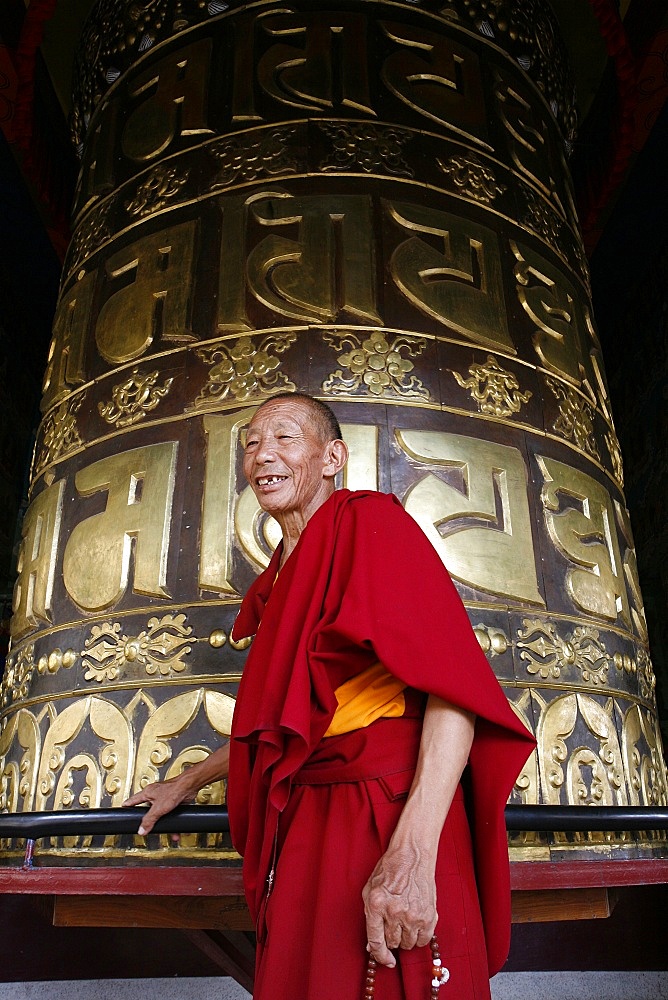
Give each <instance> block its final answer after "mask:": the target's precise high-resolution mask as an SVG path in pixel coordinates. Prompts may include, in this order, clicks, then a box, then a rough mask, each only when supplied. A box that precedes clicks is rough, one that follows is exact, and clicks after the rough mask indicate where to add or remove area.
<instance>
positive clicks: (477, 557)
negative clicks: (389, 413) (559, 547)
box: [395, 430, 544, 605]
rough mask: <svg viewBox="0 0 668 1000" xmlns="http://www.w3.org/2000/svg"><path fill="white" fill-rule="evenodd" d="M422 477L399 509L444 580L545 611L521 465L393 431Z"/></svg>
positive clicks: (511, 453) (446, 440) (509, 457)
mask: <svg viewBox="0 0 668 1000" xmlns="http://www.w3.org/2000/svg"><path fill="white" fill-rule="evenodd" d="M395 433H396V440H397V443H398V445H399V447H400V448H401V449H402V451H404V452H405V454H406V455H407V456H408V457H409V459H412V460H413V461H415V462H418V463H419V465H420V466H421V465H423V464H424V465H426V466H428V467H431V468H432V469H433V468H436V469H438V471H439V475H438V476H437V475H435V474H434V473H433V472H428V473H426V475H425V474H422V469H420V474H419V477H418V478H416V481H415V482H414V484H413V485H412V486H411V487H410V488H409V490H408V491H407V493H406V495H405V497H404V499H403V504H404V507H405V508H406V510H407V511H408V513H409V514H411V515H412V516H413V517H414V518H415V520H416V521H417V523H418V524H419V525H420V527H421V528H422V530H423V531H424V532H425V534H426V535H427V537H428V538H429V540H430V541H431V543H432V545H433V546H434V548H435V549H436V551H437V552H438V554H439V556H440V557H441V559H442V560H443V562H444V563H445V565H446V566H447V568H448V570H449V571H450V573H451V574H452V575H453V576H455V577H456V578H457V579H458V580H461V581H462V583H465V584H466V585H467V586H469V587H474V588H476V589H480V590H485V591H488V592H490V593H493V594H498V595H503V596H505V597H510V598H512V599H513V600H519V601H529V602H531V603H532V604H538V605H543V604H544V601H543V598H542V596H541V594H540V591H539V589H538V579H537V576H536V560H535V556H534V552H533V544H532V536H531V518H530V514H529V503H528V498H527V477H526V468H525V465H524V460H523V458H522V455H521V453H520V452H519V451H518V450H517V449H516V448H510V447H508V446H507V445H501V444H496V443H494V442H492V441H483V440H481V439H479V438H473V437H467V436H463V435H459V434H448V433H446V432H443V431H418V430H398V431H396V432H395Z"/></svg>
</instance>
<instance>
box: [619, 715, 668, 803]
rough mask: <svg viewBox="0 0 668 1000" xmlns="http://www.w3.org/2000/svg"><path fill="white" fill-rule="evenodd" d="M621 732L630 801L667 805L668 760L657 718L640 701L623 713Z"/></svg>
mask: <svg viewBox="0 0 668 1000" xmlns="http://www.w3.org/2000/svg"><path fill="white" fill-rule="evenodd" d="M622 732H623V740H622V747H623V752H624V766H625V769H626V774H627V783H628V787H629V800H630V804H631V805H633V806H637V805H647V806H650V805H652V806H665V805H666V804H667V803H668V788H667V782H666V764H665V761H664V759H663V754H662V752H661V737H660V734H659V732H658V725H657V722H656V719H655V718H653V717H652V716H651V714H650V713H649V712H648V711H646V710H645V709H643V708H641V707H640V706H639V705H632V706H631V708H630V709H629V710H628V712H627V713H626V715H625V716H624V724H623V729H622ZM643 744H644V746H643ZM643 750H644V751H645V752H643Z"/></svg>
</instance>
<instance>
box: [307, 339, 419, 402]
mask: <svg viewBox="0 0 668 1000" xmlns="http://www.w3.org/2000/svg"><path fill="white" fill-rule="evenodd" d="M323 340H324V341H325V343H327V344H329V345H330V346H331V347H333V348H334V350H335V351H336V352H337V353H339V359H338V360H339V364H340V365H341V366H342V368H347V369H348V372H349V374H344V372H343V371H342V369H341V368H339V369H337V371H335V372H332V373H331V375H330V376H329V378H327V379H326V380H325V381H324V382H323V385H322V388H323V391H324V392H328V393H332V394H336V393H347V392H353V391H355V390H357V389H360V388H362V387H364V388H366V389H367V391H368V392H370V393H371V395H372V396H401V397H403V398H407V399H421V400H425V401H426V400H428V399H430V398H431V393H430V392H429V389H427V388H426V386H424V385H423V383H422V382H421V381H420V379H419V378H416V377H415V376H414V375H411V376H410V377H409V372H411V371H412V370H413V368H414V367H415V366H414V364H413V362H412V361H410V360H409V359H410V358H415V357H417V356H418V355H420V354H421V353H422V351H423V350H424V349H425V347H426V346H427V342H426V340H425V338H424V337H411V336H407V335H400V336H396V337H395V338H394V340H393V341H392V342H390V341H389V339H388V338H387V336H386V335H385V334H384V333H381V332H380V331H378V330H374V332H373V333H372V334H371V335H370V336H369V337H367V338H366V339H364V340H363V339H362V338H361V337H358V336H356V335H355V334H354V333H352V332H350V331H346V332H341V333H339V332H337V333H324V334H323ZM346 347H349V348H350V350H349V351H347V352H346V353H345V354H343V353H340V352H342V351H343V350H344V348H346ZM402 352H405V354H406V355H407V357H405V356H404V355H403V354H402Z"/></svg>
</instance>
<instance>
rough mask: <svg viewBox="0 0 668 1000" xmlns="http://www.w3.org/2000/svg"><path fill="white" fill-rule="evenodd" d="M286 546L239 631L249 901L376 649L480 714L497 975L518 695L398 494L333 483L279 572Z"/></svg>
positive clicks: (478, 800) (237, 781) (520, 759)
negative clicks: (343, 693)
mask: <svg viewBox="0 0 668 1000" xmlns="http://www.w3.org/2000/svg"><path fill="white" fill-rule="evenodd" d="M280 554H281V553H280V548H279V550H278V551H277V552H276V553H275V555H274V557H273V559H272V561H271V563H270V565H269V568H268V569H267V570H266V571H265V572H264V573H263V574H262V575H261V576H260V577H259V578H258V579H257V580H256V581H255V583H254V584H253V586H252V587H251V589H250V590H249V592H248V595H247V597H246V599H245V600H244V602H243V604H242V607H241V610H240V613H239V616H238V618H237V621H236V623H235V626H234V632H233V634H234V638H235V639H239V638H241V637H243V636H247V635H252V634H254V633H255V639H254V641H253V645H252V647H251V650H250V654H249V657H248V660H247V663H246V667H245V669H244V674H243V678H242V681H241V684H240V687H239V696H238V701H237V707H236V710H235V715H234V722H233V728H232V741H231V755H230V777H229V787H228V804H229V811H230V824H231V830H232V837H233V841H234V844H235V847H236V848H237V850H238V851H239V852H240V853H241V854H243V856H244V881H245V887H246V894H247V898H248V903H249V907H250V909H251V913H252V914H253V915H254V918H257V916H258V913H259V911H260V908H261V906H262V903H263V899H264V895H265V881H266V877H267V874H268V872H269V869H270V867H271V864H272V855H273V853H274V850H275V837H276V831H277V823H278V817H279V814H280V813H281V812H282V811H283V810H284V809H285V807H286V805H287V803H288V799H289V796H290V789H291V785H292V782H293V781H294V779H295V776H296V775H297V773H298V772H299V771H300V769H301V768H302V767H303V766H304V764H305V763H306V761H308V759H309V758H310V757H311V755H312V754H313V753H314V751H315V750H316V748H317V747H318V744H319V743H320V742H321V740H322V738H323V735H324V733H325V732H326V730H327V728H328V726H329V723H330V721H331V718H332V715H333V714H334V711H335V709H336V698H335V696H334V690H335V689H336V688H337V687H338V686H339V685H340V684H341V683H343V682H344V681H345V680H347V679H348V678H350V677H352V676H354V675H355V674H357V673H359V672H360V671H361V670H363V669H365V668H366V667H368V666H369V665H370V664H371V663H373V662H375V661H377V660H380V662H382V663H383V664H384V665H385V667H386V668H387V669H388V670H389V671H390V673H392V674H394V675H395V676H397V677H399V678H400V679H401V680H402V681H404V682H405V683H406V684H408V685H409V686H410V687H413V688H416V689H418V690H420V691H424V692H427V693H429V694H434V695H437V696H438V697H440V698H442V699H444V700H445V701H448V702H450V703H451V704H454V705H457V706H460V707H461V708H463V709H466V710H468V711H471V712H474V713H475V714H476V716H477V722H476V731H475V739H474V743H473V747H472V750H471V755H470V760H469V770H470V778H471V801H470V820H471V825H472V833H473V840H474V854H475V861H476V873H477V880H478V889H479V894H480V901H481V909H482V915H483V922H484V925H485V930H486V936H487V949H488V956H489V964H490V974H493V972H494V971H496V970H498V968H500V966H501V965H502V964H503V961H505V957H506V954H507V950H508V944H509V934H510V891H509V875H508V850H507V840H506V833H505V824H504V816H503V808H504V805H505V802H506V800H507V797H508V795H509V793H510V790H511V788H512V785H513V782H514V780H515V778H516V776H517V774H518V772H519V771H520V769H521V767H522V765H523V763H524V761H525V760H526V757H527V756H528V754H529V752H530V751H531V749H532V747H533V745H534V741H533V737H532V736H531V735H530V734H529V733H528V732H527V730H526V729H525V728H524V726H523V725H522V723H521V722H520V721H519V719H518V718H517V717H516V716H515V714H514V713H513V711H512V709H511V708H510V707H509V705H508V702H507V700H506V697H505V695H504V694H503V692H502V690H501V688H500V687H499V684H498V682H497V680H496V678H495V677H494V674H493V672H492V670H491V668H490V667H489V664H488V663H487V660H486V659H485V656H484V655H483V653H482V651H481V649H480V647H479V645H478V642H477V639H476V637H475V635H474V633H473V630H472V629H471V626H470V623H469V620H468V617H467V615H466V611H465V609H464V607H463V605H462V603H461V600H460V598H459V595H458V594H457V591H456V590H455V587H454V585H453V583H452V581H451V580H450V577H449V575H448V574H447V572H446V571H445V570H444V567H443V565H442V563H441V561H440V559H439V558H438V556H437V554H436V552H435V551H434V549H433V547H432V545H431V544H430V542H429V541H428V540H427V538H426V537H425V535H424V534H423V532H422V531H421V529H420V528H419V527H418V526H417V524H416V523H415V522H414V521H413V519H412V518H411V517H410V516H409V515H408V514H406V512H405V511H404V510H403V508H402V507H401V504H400V503H399V501H398V500H397V499H396V498H395V497H393V496H388V495H385V494H380V493H369V492H355V493H351V492H350V491H348V490H340V491H337V492H335V493H334V494H333V495H332V497H331V498H330V499H329V500H328V501H327V502H326V503H325V504H323V506H322V507H320V508H319V509H318V510H317V511H316V513H315V514H314V515H313V517H312V518H311V519H310V521H309V522H308V524H307V526H306V528H305V530H304V531H303V533H302V535H301V538H300V540H299V543H298V544H297V546H296V548H295V550H294V551H293V552H292V554H291V555H290V557H289V559H288V560H287V561H286V563H285V566H284V567H283V569H282V570H281V572H280V574H279V575H278V577H277V576H276V574H277V571H278V565H279V562H280ZM371 777H373V775H371Z"/></svg>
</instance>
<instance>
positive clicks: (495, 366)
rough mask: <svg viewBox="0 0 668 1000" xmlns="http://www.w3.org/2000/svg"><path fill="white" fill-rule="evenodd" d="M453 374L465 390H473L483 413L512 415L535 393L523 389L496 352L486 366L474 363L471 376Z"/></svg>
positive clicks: (490, 355) (501, 415)
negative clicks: (498, 358) (503, 365)
mask: <svg viewBox="0 0 668 1000" xmlns="http://www.w3.org/2000/svg"><path fill="white" fill-rule="evenodd" d="M452 374H453V375H454V377H455V379H456V380H457V383H458V384H459V385H460V386H461V387H462V389H470V391H471V396H472V397H473V399H474V400H475V401H476V403H477V404H478V410H479V411H480V412H481V413H488V414H490V415H492V416H494V417H511V416H512V415H513V414H515V413H519V412H520V410H521V408H522V404H523V403H528V402H529V400H530V399H531V393H530V392H529V391H527V392H520V391H519V389H520V384H519V382H518V381H517V379H516V377H515V376H514V375H513V374H512V372H508V371H506V370H505V369H504V368H502V367H501V366H500V365H499V363H498V361H497V360H496V358H495V357H494V356H493V355H492V354H488V355H487V361H486V362H485V363H484V364H483V365H475V364H474V365H471V366H470V367H469V374H470V376H471V378H469V379H465V378H464V377H463V376H462V375H460V373H459V372H456V371H453V372H452Z"/></svg>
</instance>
